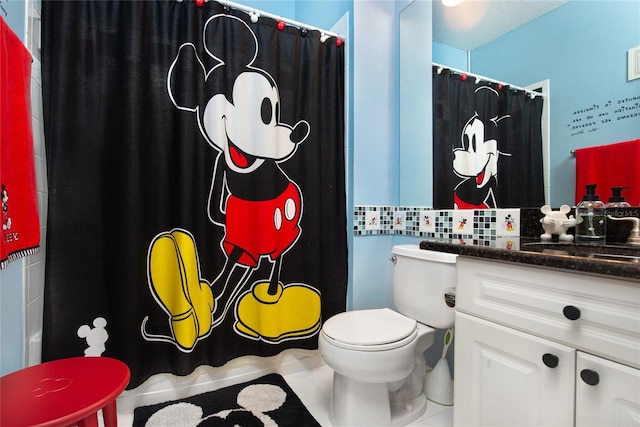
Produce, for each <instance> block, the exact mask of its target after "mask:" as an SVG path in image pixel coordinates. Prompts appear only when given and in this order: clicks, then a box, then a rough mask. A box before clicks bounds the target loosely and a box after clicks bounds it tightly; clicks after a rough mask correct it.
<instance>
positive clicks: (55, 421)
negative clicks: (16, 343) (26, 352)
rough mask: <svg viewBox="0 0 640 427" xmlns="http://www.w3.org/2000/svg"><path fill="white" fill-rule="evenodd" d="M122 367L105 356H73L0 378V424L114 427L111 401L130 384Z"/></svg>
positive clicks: (12, 425) (115, 415)
mask: <svg viewBox="0 0 640 427" xmlns="http://www.w3.org/2000/svg"><path fill="white" fill-rule="evenodd" d="M130 375H131V374H130V372H129V368H128V367H127V365H125V364H124V363H122V362H121V361H119V360H116V359H112V358H109V357H72V358H68V359H60V360H54V361H51V362H46V363H41V364H39V365H35V366H31V367H29V368H25V369H21V370H19V371H17V372H13V373H11V374H8V375H5V376H4V377H2V378H0V425H2V426H7V427H9V426H11V427H22V426H52V427H53V426H68V425H70V424H75V423H77V424H78V426H79V427H97V426H98V411H99V410H102V416H103V419H104V425H105V427H116V426H117V424H118V416H117V411H116V398H117V397H118V395H119V394H120V393H121V392H122V391H123V390H124V388H125V387H126V386H127V384H128V383H129V378H130Z"/></svg>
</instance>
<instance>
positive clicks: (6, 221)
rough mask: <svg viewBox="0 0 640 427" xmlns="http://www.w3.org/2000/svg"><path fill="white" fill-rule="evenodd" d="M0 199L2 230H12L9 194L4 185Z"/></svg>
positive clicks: (0, 192)
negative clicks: (0, 200) (0, 201)
mask: <svg viewBox="0 0 640 427" xmlns="http://www.w3.org/2000/svg"><path fill="white" fill-rule="evenodd" d="M0 198H2V230H4V231H7V230H9V229H11V217H10V216H9V192H8V191H7V188H6V187H5V185H4V184H2V189H1V190H0Z"/></svg>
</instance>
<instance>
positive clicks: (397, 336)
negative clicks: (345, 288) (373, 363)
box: [322, 308, 418, 346]
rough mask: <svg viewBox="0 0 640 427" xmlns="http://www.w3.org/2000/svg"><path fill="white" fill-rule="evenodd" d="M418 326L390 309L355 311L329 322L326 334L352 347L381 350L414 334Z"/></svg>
mask: <svg viewBox="0 0 640 427" xmlns="http://www.w3.org/2000/svg"><path fill="white" fill-rule="evenodd" d="M417 328H418V324H417V322H416V321H415V320H414V319H410V318H408V317H406V316H403V315H402V314H400V313H396V312H395V311H393V310H390V309H388V308H382V309H373V310H354V311H347V312H345V313H340V314H337V315H335V316H333V317H331V318H330V319H329V320H327V321H326V322H325V323H324V325H323V327H322V331H323V332H324V334H325V335H326V336H328V337H329V338H332V339H333V340H335V341H337V342H341V343H344V344H348V345H352V346H380V345H384V344H389V343H393V342H396V341H401V340H403V339H404V338H407V337H408V336H409V335H411V334H414V333H415V332H416V330H417Z"/></svg>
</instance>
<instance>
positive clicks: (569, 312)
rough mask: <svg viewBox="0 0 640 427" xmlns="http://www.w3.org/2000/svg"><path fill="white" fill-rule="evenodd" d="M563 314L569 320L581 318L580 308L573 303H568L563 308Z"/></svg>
mask: <svg viewBox="0 0 640 427" xmlns="http://www.w3.org/2000/svg"><path fill="white" fill-rule="evenodd" d="M562 314H564V317H566V318H567V319H569V320H578V319H579V318H580V309H579V308H578V307H574V306H573V305H567V306H565V307H564V308H563V309H562Z"/></svg>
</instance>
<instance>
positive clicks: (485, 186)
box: [432, 67, 544, 209]
mask: <svg viewBox="0 0 640 427" xmlns="http://www.w3.org/2000/svg"><path fill="white" fill-rule="evenodd" d="M432 74H433V207H434V209H451V208H454V207H455V208H456V209H492V208H513V207H540V206H542V205H544V178H543V165H542V127H541V126H542V125H541V123H542V104H543V98H542V97H541V96H535V97H534V98H531V96H530V95H529V94H527V93H525V92H524V91H523V90H516V89H512V88H510V87H508V86H503V85H500V84H497V83H490V82H486V81H476V79H475V78H467V76H466V75H463V74H459V73H456V72H453V71H451V70H447V69H440V67H433V71H432Z"/></svg>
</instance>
